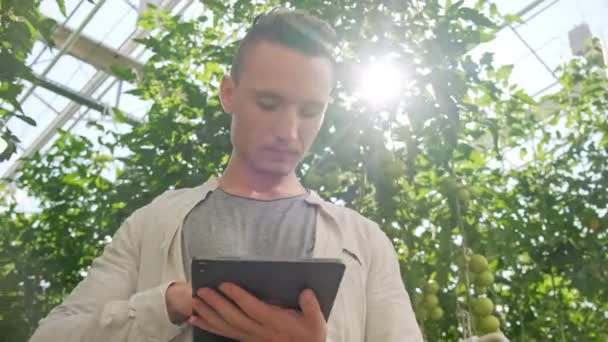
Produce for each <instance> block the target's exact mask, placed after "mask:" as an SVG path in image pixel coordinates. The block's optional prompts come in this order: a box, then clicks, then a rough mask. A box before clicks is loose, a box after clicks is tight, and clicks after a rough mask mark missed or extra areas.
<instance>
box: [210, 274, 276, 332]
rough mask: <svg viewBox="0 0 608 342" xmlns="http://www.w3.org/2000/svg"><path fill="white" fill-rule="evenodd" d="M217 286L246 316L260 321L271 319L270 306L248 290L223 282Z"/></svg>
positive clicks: (271, 311)
mask: <svg viewBox="0 0 608 342" xmlns="http://www.w3.org/2000/svg"><path fill="white" fill-rule="evenodd" d="M219 288H220V291H222V292H223V293H224V294H225V295H226V296H227V297H228V298H230V299H232V300H233V301H234V302H235V303H236V305H238V306H239V308H241V310H243V312H245V313H246V314H247V316H249V317H251V318H252V319H254V320H256V321H257V322H260V323H265V322H268V321H271V320H272V313H273V310H271V309H270V308H271V307H270V305H269V304H266V303H264V302H263V301H261V300H259V299H257V298H256V297H255V296H253V295H252V294H250V293H249V292H247V291H245V290H243V289H242V288H240V287H238V286H236V285H234V284H231V283H224V284H222V285H220V287H219Z"/></svg>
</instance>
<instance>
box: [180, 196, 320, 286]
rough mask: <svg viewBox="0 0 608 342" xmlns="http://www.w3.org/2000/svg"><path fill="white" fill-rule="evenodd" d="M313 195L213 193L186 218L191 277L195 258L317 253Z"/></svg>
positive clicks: (185, 252) (185, 250)
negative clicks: (266, 196) (262, 196)
mask: <svg viewBox="0 0 608 342" xmlns="http://www.w3.org/2000/svg"><path fill="white" fill-rule="evenodd" d="M307 196H308V195H307V194H303V195H299V196H294V197H289V198H282V199H278V200H268V201H264V200H256V199H251V198H245V197H240V196H236V195H232V194H228V193H226V192H224V191H223V190H221V189H217V190H216V191H214V192H212V193H210V194H209V195H208V197H207V199H205V200H204V201H201V202H200V203H198V204H197V205H196V206H195V207H194V208H193V209H192V211H190V213H189V214H188V216H186V219H185V221H184V226H183V230H182V247H183V248H182V250H183V258H184V260H183V261H184V268H185V269H186V275H187V279H188V280H190V279H191V276H190V263H191V260H192V258H205V257H243V256H250V257H258V258H305V257H311V256H312V250H313V247H314V236H315V228H316V227H315V217H316V209H315V207H314V206H312V205H310V204H308V203H307V202H306V201H305V199H306V197H307Z"/></svg>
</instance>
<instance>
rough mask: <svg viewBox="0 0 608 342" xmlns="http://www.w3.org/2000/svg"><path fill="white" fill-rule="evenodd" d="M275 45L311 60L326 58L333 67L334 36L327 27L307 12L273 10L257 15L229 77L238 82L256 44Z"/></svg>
mask: <svg viewBox="0 0 608 342" xmlns="http://www.w3.org/2000/svg"><path fill="white" fill-rule="evenodd" d="M260 41H267V42H270V43H276V44H279V45H282V46H285V47H288V48H291V49H294V50H297V51H299V52H301V53H303V54H306V55H308V56H311V57H318V56H321V57H326V58H328V59H329V60H330V61H331V62H332V65H333V64H334V58H333V55H334V49H335V47H336V44H337V37H336V32H335V31H334V29H333V28H332V27H331V26H329V24H328V23H327V22H325V21H323V20H321V19H319V18H317V17H315V16H313V15H311V14H309V13H308V12H306V11H303V10H289V9H275V10H273V11H271V12H268V13H264V14H261V15H259V16H258V17H256V18H255V20H254V21H253V25H252V26H251V28H250V29H249V31H247V34H245V37H244V38H243V39H242V40H241V41H240V43H239V47H238V50H237V52H236V55H235V57H234V60H233V62H232V68H231V69H230V76H231V77H232V78H233V79H234V80H235V81H237V80H238V76H239V73H240V72H241V69H242V65H243V57H244V55H245V54H246V51H247V50H248V49H249V48H250V47H252V46H254V45H255V44H257V43H259V42H260Z"/></svg>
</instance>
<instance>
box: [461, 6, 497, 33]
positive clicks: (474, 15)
mask: <svg viewBox="0 0 608 342" xmlns="http://www.w3.org/2000/svg"><path fill="white" fill-rule="evenodd" d="M459 14H460V17H461V18H463V19H466V20H469V21H472V22H473V23H475V24H477V25H478V26H482V27H491V28H494V27H496V24H495V23H494V22H493V21H492V20H490V19H489V18H488V17H486V16H485V15H483V14H482V13H481V12H479V11H476V10H475V9H473V8H469V7H463V8H461V9H460V10H459Z"/></svg>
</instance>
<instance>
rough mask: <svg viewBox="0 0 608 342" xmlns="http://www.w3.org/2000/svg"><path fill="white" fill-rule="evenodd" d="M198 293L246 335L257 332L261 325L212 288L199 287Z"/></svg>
mask: <svg viewBox="0 0 608 342" xmlns="http://www.w3.org/2000/svg"><path fill="white" fill-rule="evenodd" d="M198 295H199V296H200V297H201V298H203V300H204V301H205V302H206V303H207V304H208V305H209V306H210V307H211V308H213V309H214V310H215V312H217V313H218V314H219V315H220V316H221V318H222V319H223V320H224V321H226V322H227V323H228V324H229V325H231V326H232V327H234V328H237V329H239V330H242V331H244V332H245V333H247V334H248V335H257V334H259V332H260V330H261V328H262V326H261V325H260V324H259V323H257V322H255V321H254V320H253V319H251V318H250V317H248V316H247V315H246V314H245V313H244V312H243V311H242V310H241V309H239V308H238V307H237V306H236V305H234V304H233V303H232V302H230V301H229V300H227V299H226V298H224V297H223V296H222V295H220V294H219V293H217V292H215V291H214V290H212V289H201V290H199V292H198Z"/></svg>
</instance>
